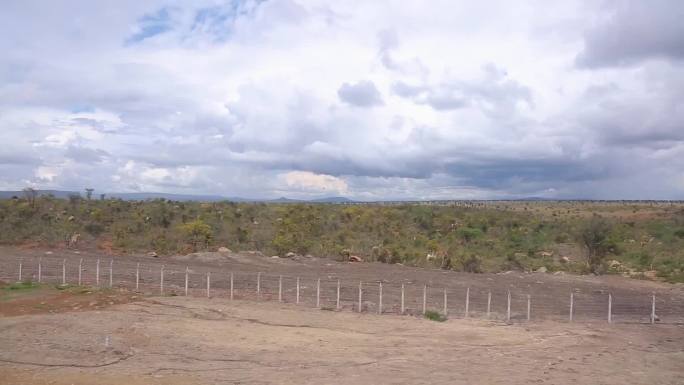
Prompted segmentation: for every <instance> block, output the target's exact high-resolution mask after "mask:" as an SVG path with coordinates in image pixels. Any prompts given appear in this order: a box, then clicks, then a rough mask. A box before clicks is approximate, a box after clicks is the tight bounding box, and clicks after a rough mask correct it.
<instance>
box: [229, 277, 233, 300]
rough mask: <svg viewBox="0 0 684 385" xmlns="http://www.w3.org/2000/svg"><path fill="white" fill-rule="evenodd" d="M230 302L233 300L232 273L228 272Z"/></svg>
mask: <svg viewBox="0 0 684 385" xmlns="http://www.w3.org/2000/svg"><path fill="white" fill-rule="evenodd" d="M230 300H231V301H232V300H233V272H232V271H231V272H230Z"/></svg>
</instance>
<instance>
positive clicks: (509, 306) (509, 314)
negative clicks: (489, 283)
mask: <svg viewBox="0 0 684 385" xmlns="http://www.w3.org/2000/svg"><path fill="white" fill-rule="evenodd" d="M510 320H511V291H510V290H509V291H508V305H507V309H506V321H510Z"/></svg>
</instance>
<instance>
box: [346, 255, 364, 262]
mask: <svg viewBox="0 0 684 385" xmlns="http://www.w3.org/2000/svg"><path fill="white" fill-rule="evenodd" d="M349 262H363V259H362V258H361V257H359V256H358V255H350V256H349Z"/></svg>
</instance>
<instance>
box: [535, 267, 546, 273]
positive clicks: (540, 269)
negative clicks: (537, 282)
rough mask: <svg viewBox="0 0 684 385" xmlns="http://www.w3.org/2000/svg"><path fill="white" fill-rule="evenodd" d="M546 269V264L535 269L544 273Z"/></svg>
mask: <svg viewBox="0 0 684 385" xmlns="http://www.w3.org/2000/svg"><path fill="white" fill-rule="evenodd" d="M546 271H547V269H546V266H542V267H540V268H538V269H537V270H536V272H537V273H546Z"/></svg>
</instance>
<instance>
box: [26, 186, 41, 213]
mask: <svg viewBox="0 0 684 385" xmlns="http://www.w3.org/2000/svg"><path fill="white" fill-rule="evenodd" d="M23 191H24V197H26V201H27V202H28V204H29V206H31V208H35V207H36V197H37V196H38V191H36V189H34V188H33V187H26V188H25V189H24V190H23Z"/></svg>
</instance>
